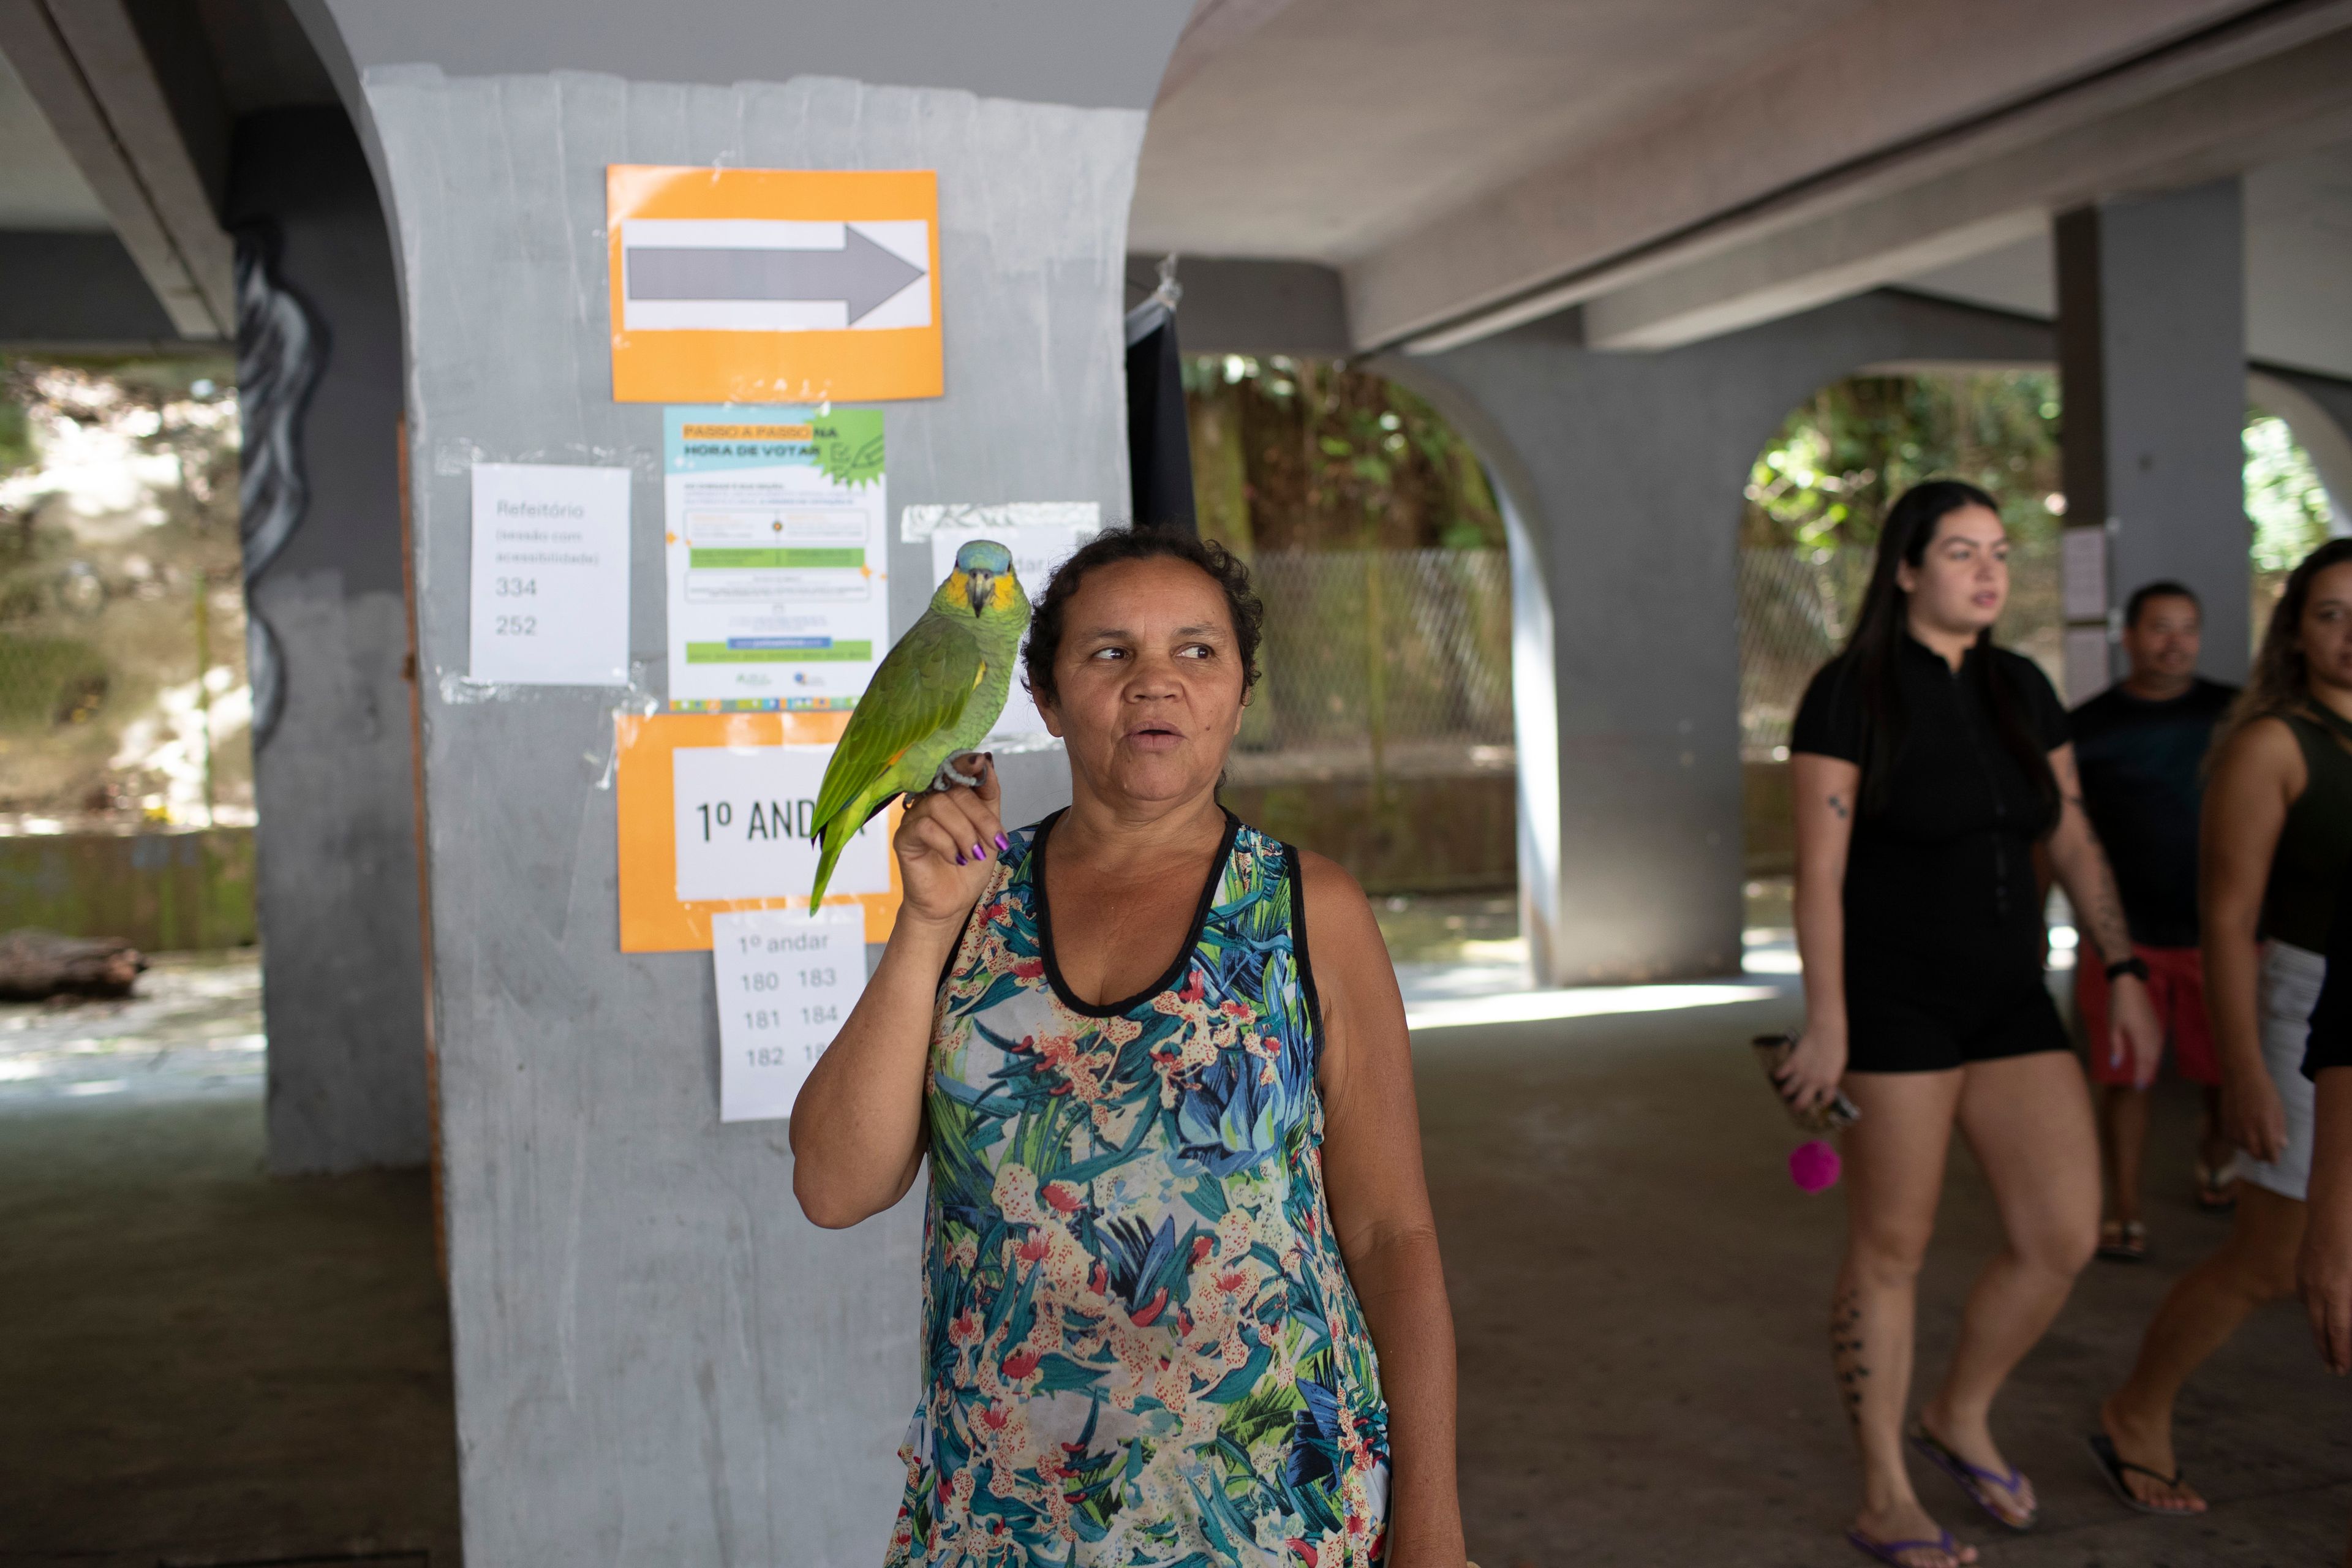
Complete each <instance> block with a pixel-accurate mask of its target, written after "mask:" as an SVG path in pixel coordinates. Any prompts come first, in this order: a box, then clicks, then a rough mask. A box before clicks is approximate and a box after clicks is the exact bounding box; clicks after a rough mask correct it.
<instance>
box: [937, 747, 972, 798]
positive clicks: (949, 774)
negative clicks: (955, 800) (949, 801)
mask: <svg viewBox="0 0 2352 1568" xmlns="http://www.w3.org/2000/svg"><path fill="white" fill-rule="evenodd" d="M957 763H963V764H964V767H962V768H960V767H958V766H956V764H957ZM966 768H969V769H970V770H971V771H970V772H966V771H965V769H966ZM982 776H983V775H982V768H981V753H980V752H957V753H956V754H955V755H953V756H951V757H950V758H949V759H948V760H947V761H946V762H943V763H940V771H939V772H938V773H935V774H933V775H932V777H931V788H932V789H933V790H934V791H938V790H944V789H953V788H955V787H956V786H957V785H958V784H961V785H962V786H963V787H964V788H965V789H978V788H979V787H980V782H981V779H982Z"/></svg>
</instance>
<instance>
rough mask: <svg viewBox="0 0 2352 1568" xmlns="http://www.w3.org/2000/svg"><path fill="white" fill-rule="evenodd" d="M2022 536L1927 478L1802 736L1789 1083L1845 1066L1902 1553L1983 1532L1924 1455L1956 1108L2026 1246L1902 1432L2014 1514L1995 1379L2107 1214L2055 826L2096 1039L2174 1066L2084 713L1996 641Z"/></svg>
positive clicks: (1796, 782) (1837, 1344) (1993, 1285)
mask: <svg viewBox="0 0 2352 1568" xmlns="http://www.w3.org/2000/svg"><path fill="white" fill-rule="evenodd" d="M2008 556H2009V538H2008V535H2007V533H2006V531H2004V530H2003V529H2002V527H2001V521H2000V511H1999V509H1998V507H1997V506H1996V505H1995V503H1994V501H1993V499H1992V498H1991V497H1990V496H1989V495H1987V494H1986V493H1985V492H1984V491H1982V490H1980V489H1977V488H1976V487H1974V486H1972V485H1965V484H1959V483H1957V482H1954V481H1951V480H1937V481H1931V482H1929V483H1927V484H1923V485H1919V486H1917V487H1916V488H1915V489H1911V490H1910V491H1908V492H1907V493H1906V494H1905V495H1904V496H1903V497H1902V498H1901V499H1899V500H1897V501H1896V502H1895V505H1894V506H1893V507H1892V508H1891V509H1889V510H1888V512H1887V516H1886V521H1885V526H1884V528H1883V530H1882V531H1881V536H1880V539H1879V545H1878V560H1877V564H1876V567H1875V568H1874V572H1873V574H1872V577H1871V583H1870V587H1869V590H1868V593H1867V595H1866V596H1865V598H1864V605H1863V611H1862V616H1861V617H1860V619H1859V621H1858V622H1857V624H1856V627H1855V631H1854V635H1853V641H1852V642H1851V643H1850V644H1849V645H1848V646H1847V647H1846V650H1845V651H1844V652H1843V654H1841V655H1840V656H1839V657H1838V658H1834V659H1832V660H1831V661H1830V663H1829V664H1828V665H1826V666H1825V667H1823V668H1822V671H1821V673H1820V674H1819V675H1817V676H1815V677H1814V679H1813V682H1812V685H1811V688H1809V689H1807V691H1806V693H1805V700H1804V703H1803V705H1802V707H1801V709H1800V710H1799V712H1798V715H1797V722H1796V730H1795V734H1794V736H1793V738H1792V743H1791V747H1790V750H1791V751H1792V752H1793V753H1794V756H1793V759H1792V767H1791V784H1792V786H1793V789H1794V793H1795V799H1796V827H1797V885H1796V921H1797V944H1798V951H1799V952H1800V954H1801V957H1802V959H1803V962H1804V971H1805V1028H1804V1033H1803V1036H1802V1037H1801V1039H1800V1041H1799V1044H1798V1046H1797V1048H1796V1050H1795V1051H1794V1052H1793V1053H1792V1054H1791V1056H1790V1059H1789V1063H1788V1065H1787V1067H1786V1068H1785V1069H1784V1074H1783V1078H1782V1089H1783V1092H1785V1093H1786V1094H1787V1095H1788V1096H1789V1098H1790V1100H1791V1101H1792V1102H1794V1103H1796V1104H1799V1105H1801V1106H1811V1105H1817V1104H1820V1103H1822V1102H1823V1101H1825V1100H1827V1099H1828V1098H1829V1097H1830V1096H1831V1095H1832V1094H1833V1093H1834V1092H1835V1091H1836V1090H1837V1089H1838V1088H1839V1086H1840V1084H1841V1083H1843V1086H1844V1089H1845V1091H1846V1093H1847V1094H1848V1095H1849V1096H1850V1097H1851V1098H1852V1099H1853V1101H1854V1103H1855V1104H1856V1105H1858V1106H1859V1107H1860V1108H1861V1110H1862V1120H1861V1121H1859V1122H1858V1123H1856V1124H1855V1125H1854V1127H1853V1129H1852V1130H1851V1131H1848V1132H1847V1133H1846V1134H1845V1168H1846V1191H1847V1204H1848V1230H1847V1237H1846V1248H1845V1257H1844V1260H1843V1264H1842V1266H1841V1267H1840V1268H1839V1270H1838V1280H1837V1289H1836V1294H1835V1297H1834V1300H1833V1302H1832V1309H1831V1329H1830V1333H1831V1343H1832V1350H1833V1352H1834V1356H1835V1364H1836V1369H1837V1375H1838V1379H1839V1383H1840V1393H1841V1395H1842V1396H1843V1399H1844V1401H1845V1405H1846V1410H1847V1414H1848V1415H1849V1416H1850V1418H1851V1419H1852V1420H1853V1426H1854V1437H1855V1441H1856V1444H1857V1446H1858V1447H1859V1448H1860V1450H1861V1460H1862V1476H1863V1503H1862V1510H1861V1512H1860V1513H1859V1515H1858V1516H1857V1517H1856V1519H1855V1521H1854V1524H1853V1529H1852V1531H1850V1532H1849V1538H1850V1539H1851V1540H1852V1541H1853V1543H1854V1544H1855V1545H1856V1546H1858V1547H1860V1548H1861V1549H1862V1550H1863V1551H1864V1552H1867V1553H1868V1554H1870V1555H1871V1556H1873V1557H1874V1558H1876V1559H1878V1560H1879V1561H1881V1562H1885V1563H1893V1564H1896V1565H1898V1568H1953V1565H1954V1564H1958V1563H1969V1562H1973V1561H1974V1560H1975V1557H1976V1553H1975V1551H1974V1549H1972V1548H1968V1547H1963V1546H1960V1545H1959V1544H1958V1543H1957V1542H1954V1541H1953V1539H1952V1537H1951V1534H1950V1532H1949V1531H1945V1530H1943V1529H1942V1528H1940V1527H1939V1526H1938V1525H1937V1523H1936V1522H1935V1521H1934V1520H1933V1519H1931V1518H1930V1517H1929V1515H1928V1513H1927V1510H1926V1509H1925V1508H1923V1507H1922V1506H1921V1504H1920V1501H1919V1500H1918V1497H1917V1496H1916V1493H1914V1492H1913V1490H1912V1489H1911V1482H1910V1479H1909V1477H1908V1475H1907V1474H1906V1469H1905V1464H1904V1443H1905V1440H1906V1436H1905V1432H1904V1426H1903V1418H1904V1409H1905V1405H1906V1399H1907V1397H1908V1393H1909V1385H1910V1381H1911V1359H1912V1331H1913V1318H1914V1307H1915V1287H1916V1279H1917V1276H1918V1271H1919V1263H1920V1259H1921V1258H1922V1257H1923V1256H1924V1255H1925V1254H1926V1252H1927V1241H1928V1238H1929V1237H1930V1236H1931V1235H1932V1234H1933V1232H1934V1229H1935V1220H1936V1208H1937V1200H1938V1199H1939V1197H1940V1196H1941V1193H1942V1187H1943V1176H1944V1163H1945V1152H1946V1151H1947V1149H1948V1147H1949V1144H1950V1140H1951V1134H1952V1130H1953V1129H1954V1127H1955V1126H1957V1127H1958V1129H1959V1131H1960V1132H1961V1133H1962V1135H1963V1136H1964V1137H1966V1139H1967V1140H1968V1143H1969V1148H1970V1150H1971V1151H1972V1152H1974V1153H1975V1155H1976V1158H1977V1163H1978V1164H1979V1166H1981V1167H1982V1169H1983V1171H1984V1173H1985V1178H1986V1180H1987V1182H1988V1183H1989V1184H1990V1185H1991V1187H1992V1191H1993V1197H1994V1201H1995V1202H1996V1204H1997V1205H1999V1207H2000V1217H2001V1223H2002V1226H2003V1228H2004V1230H2005V1232H2006V1234H2007V1238H2008V1245H2007V1246H2006V1247H2003V1249H2002V1250H2001V1252H2000V1255H1999V1256H1998V1257H1996V1258H1993V1259H1992V1261H1991V1262H1990V1263H1989V1264H1988V1265H1986V1267H1985V1269H1984V1272H1983V1273H1982V1274H1981V1275H1979V1278H1978V1279H1977V1282H1976V1285H1975V1287H1974V1288H1973V1289H1971V1290H1970V1291H1969V1300H1968V1306H1967V1310H1966V1313H1965V1315H1964V1317H1963V1318H1962V1321H1961V1327H1960V1336H1959V1343H1958V1346H1957V1347H1956V1348H1955V1350H1954V1352H1953V1356H1952V1363H1951V1366H1950V1367H1949V1369H1948V1371H1947V1372H1946V1373H1945V1374H1944V1378H1943V1381H1942V1383H1941V1384H1939V1385H1938V1386H1937V1390H1936V1392H1935V1393H1934V1394H1932V1395H1931V1396H1930V1397H1929V1398H1928V1400H1927V1403H1926V1404H1925V1405H1923V1406H1922V1407H1921V1408H1920V1411H1919V1415H1918V1419H1917V1421H1916V1423H1915V1424H1914V1425H1913V1426H1912V1427H1911V1429H1910V1432H1909V1436H1908V1440H1909V1442H1910V1444H1911V1446H1912V1447H1914V1448H1916V1450H1917V1451H1918V1452H1919V1453H1920V1455H1921V1456H1922V1457H1923V1458H1927V1459H1928V1460H1929V1461H1930V1462H1932V1463H1933V1464H1934V1465H1936V1466H1937V1468H1940V1469H1942V1470H1944V1471H1945V1472H1946V1473H1947V1474H1948V1475H1949V1476H1950V1477H1951V1478H1952V1479H1953V1480H1954V1481H1955V1482H1957V1483H1958V1485H1959V1486H1960V1487H1961V1488H1962V1489H1963V1490H1964V1491H1966V1492H1967V1494H1968V1495H1969V1497H1970V1498H1972V1499H1973V1500H1975V1501H1976V1502H1977V1504H1978V1505H1979V1507H1981V1508H1983V1509H1984V1510H1985V1511H1986V1512H1988V1513H1990V1514H1991V1515H1992V1516H1993V1518H1994V1519H1996V1520H1997V1521H2000V1523H2002V1524H2003V1525H2006V1526H2008V1527H2009V1528H2011V1529H2013V1530H2022V1529H2025V1528H2028V1527H2029V1526H2030V1525H2031V1524H2032V1521H2033V1517H2034V1510H2035V1500H2034V1495H2033V1488H2032V1483H2031V1482H2029V1481H2028V1480H2026V1479H2025V1478H2024V1477H2022V1476H2021V1475H2020V1474H2018V1473H2017V1471H2016V1470H2015V1469H2014V1468H2011V1466H2010V1465H2009V1463H2008V1462H2007V1461H2006V1460H2005V1459H2003V1458H2001V1455H2000V1449H1999V1448H1998V1447H1996V1446H1995V1444H1994V1442H1993V1438H1992V1433H1991V1430H1990V1426H1989V1424H1988V1418H1989V1416H1990V1411H1991V1406H1992V1400H1993V1396H1994V1394H1996V1393H1998V1392H1999V1390H2000V1385H2001V1383H2002V1381H2003V1380H2004V1379H2006V1378H2007V1377H2008V1375H2009V1373H2010V1369H2011V1368H2012V1367H2014V1366H2015V1365H2016V1364H2017V1363H2018V1361H2019V1359H2020V1358H2021V1357H2022V1356H2023V1355H2024V1354H2025V1352H2026V1351H2027V1350H2029V1349H2031V1348H2032V1345H2033V1342H2035V1341H2036V1340H2038V1339H2040V1338H2041V1336H2042V1331H2043V1330H2044V1329H2045V1328H2047V1327H2048V1326H2049V1323H2050V1321H2051V1319H2052V1318H2053V1317H2054V1316H2056V1314H2057V1311H2058V1309H2059V1307H2060V1306H2061V1305H2063V1303H2064V1301H2065V1300H2066V1293H2067V1291H2068V1289H2070V1288H2071V1287H2072V1285H2073V1282H2074V1274H2075V1272H2076V1271H2077V1270H2078V1269H2080V1268H2082V1266H2083V1264H2084V1262H2085V1261H2086V1260H2087V1259H2088V1258H2090V1256H2091V1251H2092V1248H2093V1247H2094V1246H2095V1243H2096V1240H2097V1235H2098V1220H2099V1169H2098V1141H2097V1137H2096V1134H2095V1131H2094V1129H2093V1123H2092V1117H2091V1101H2090V1096H2089V1092H2088V1091H2087V1089H2085V1088H2084V1082H2083V1072H2082V1068H2081V1067H2080V1065H2079V1064H2078V1063H2077V1062H2076V1061H2075V1059H2074V1055H2073V1052H2072V1050H2071V1048H2070V1043H2069V1041H2068V1038H2067V1036H2066V1031H2065V1028H2064V1026H2063V1024H2061V1023H2060V1021H2059V1018H2058V1013H2057V1009H2056V1007H2055V1006H2054V1005H2053V1003H2052V1001H2051V998H2050V993H2049V990H2048V988H2047V986H2046V985H2045V984H2044V983H2043V977H2042V943H2043V928H2042V910H2041V907H2040V900H2039V899H2038V897H2037V896H2036V885H2035V880H2034V872H2033V864H2032V850H2033V847H2034V845H2035V843H2036V842H2037V841H2042V842H2046V843H2047V845H2048V848H2049V854H2050V858H2051V861H2052V863H2053V866H2054V867H2055V868H2056V870H2057V873H2058V877H2059V879H2060V881H2061V882H2062V883H2063V885H2064V886H2065V889H2066V892H2067V896H2068V897H2069V898H2070V899H2071V900H2073V902H2074V909H2075V910H2076V920H2077V922H2078V923H2079V924H2080V925H2081V926H2082V927H2083V929H2084V947H2083V952H2082V954H2081V958H2080V962H2082V963H2103V964H2105V966H2106V970H2107V973H2108V974H2109V975H2110V976H2111V977H2112V978H2113V979H2114V980H2115V982H2116V984H2115V989H2114V1004H2113V1007H2112V1014H2113V1025H2112V1028H2111V1031H2110V1034H2111V1037H2110V1038H2108V1039H2106V1040H2102V1041H2096V1042H2094V1045H2093V1048H2094V1049H2098V1050H2104V1051H2106V1052H2109V1053H2111V1055H2112V1057H2113V1058H2114V1059H2116V1060H2117V1061H2118V1062H2120V1061H2123V1060H2125V1059H2126V1058H2129V1059H2131V1060H2133V1061H2134V1062H2135V1065H2136V1069H2137V1072H2136V1076H2137V1078H2138V1079H2139V1080H2140V1081H2143V1082H2144V1081H2146V1080H2147V1079H2148V1078H2150V1077H2152V1076H2153V1075H2154V1072H2155V1068H2156V1063H2157V1053H2158V1049H2159V1047H2160V1046H2161V1043H2162V1042H2161V1034H2160V1031H2159V1030H2158V1026H2157V1022H2156V1016H2155V1013H2154V1011H2153V1009H2152V1008H2151V1006H2150V1005H2149V1002H2148V998H2147V991H2146V989H2145V988H2144V986H2143V985H2142V984H2141V976H2142V974H2143V973H2144V972H2143V971H2141V970H2139V968H2138V967H2137V965H2138V962H2139V961H2138V960H2137V959H2136V958H2134V957H2133V955H2132V949H2131V936H2130V933H2129V931H2127V930H2126V928H2125V924H2124V917H2123V906H2122V903H2121V900H2118V899H2117V897H2116V889H2115V879H2114V878H2113V876H2112V875H2111V874H2110V873H2109V871H2108V869H2107V864H2106V859H2105V856H2104V855H2103V854H2102V853H2101V852H2100V849H2099V845H2098V840H2097V838H2096V837H2095V835H2094V834H2093V832H2092V829H2091V824H2090V819H2089V818H2088V816H2085V815H2084V811H2083V805H2082V800H2081V790H2080V788H2079V786H2078V785H2077V784H2076V782H2075V773H2074V750H2073V748H2072V747H2071V746H2070V745H2069V744H2068V743H2067V739H2066V711H2065V709H2064V708H2063V706H2062V705H2061V704H2060V702H2059V700H2058V696H2057V693H2056V692H2054V691H2053V690H2052V689H2051V688H2050V682H2049V681H2048V680H2047V679H2045V678H2044V677H2043V676H2042V672H2041V670H2040V669H2039V668H2036V667H2035V666H2034V665H2033V663H2032V661H2031V660H2028V659H2026V658H2021V657H2020V656H2018V655H2016V654H2013V653H2010V652H2008V651H2006V650H2005V649H2002V648H1999V647H1994V646H1993V643H1992V626H1993V622H1994V621H1995V620H1996V619H1998V618H1999V616H2000V611H2001V606H2002V605H2003V604H2004V603H2005V602H2006V600H2007V598H2008V595H2009V561H2008Z"/></svg>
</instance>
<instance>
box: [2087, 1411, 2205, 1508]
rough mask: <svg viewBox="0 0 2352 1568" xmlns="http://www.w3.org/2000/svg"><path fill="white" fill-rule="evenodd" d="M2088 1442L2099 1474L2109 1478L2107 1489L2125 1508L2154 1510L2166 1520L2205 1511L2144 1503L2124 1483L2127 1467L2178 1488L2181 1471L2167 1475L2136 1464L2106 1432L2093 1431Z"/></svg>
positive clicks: (2158, 1481) (2148, 1477)
mask: <svg viewBox="0 0 2352 1568" xmlns="http://www.w3.org/2000/svg"><path fill="white" fill-rule="evenodd" d="M2086 1441H2088V1442H2089V1443H2090V1445H2091V1458H2094V1459H2096V1460H2097V1461H2098V1463H2099V1474H2101V1475H2103V1476H2105V1478H2106V1479H2107V1489H2109V1490H2110V1491H2112V1492H2114V1493H2115V1494H2116V1501H2118V1502H2120V1503H2122V1504H2123V1505H2124V1506H2125V1507H2126V1508H2127V1509H2130V1510H2132V1511H2133V1512H2134V1513H2153V1514H2158V1515H2161V1516H2163V1517H2165V1518H2167V1519H2188V1518H2190V1517H2191V1516H2193V1515H2195V1514H2197V1513H2199V1512H2200V1511H2202V1510H2198V1509H2189V1508H2158V1507H2157V1506H2156V1505H2155V1504H2154V1503H2152V1502H2142V1501H2141V1500H2139V1499H2137V1498H2136V1497H2134V1496H2132V1489H2131V1488H2130V1487H2129V1486H2127V1485H2126V1484H2125V1481H2124V1472H2125V1471H2126V1470H2134V1471H2137V1472H2138V1473H2139V1474H2141V1475H2143V1476H2146V1477H2147V1479H2149V1480H2152V1481H2154V1482H2156V1483H2157V1484H2158V1485H2159V1486H2168V1487H2178V1486H2179V1485H2180V1476H2181V1472H2180V1471H2179V1470H2175V1471H2173V1472H2172V1473H2171V1474H2170V1475H2165V1474H2164V1473H2162V1472H2161V1471H2158V1470H2151V1469H2149V1468H2147V1466H2146V1465H2135V1464H2133V1463H2132V1462H2131V1461H2130V1460H2129V1459H2126V1458H2124V1457H2123V1456H2122V1455H2121V1454H2118V1453H2116V1444H2115V1439H2114V1438H2112V1437H2110V1436H2107V1435H2106V1434H2105V1432H2094V1433H2092V1434H2091V1435H2090V1436H2089V1437H2088V1438H2087V1439H2086Z"/></svg>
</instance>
